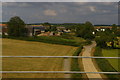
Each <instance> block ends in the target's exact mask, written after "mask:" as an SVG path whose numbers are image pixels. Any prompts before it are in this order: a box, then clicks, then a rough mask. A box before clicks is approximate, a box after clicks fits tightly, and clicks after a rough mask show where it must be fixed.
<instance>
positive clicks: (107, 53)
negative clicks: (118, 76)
mask: <svg viewBox="0 0 120 80" xmlns="http://www.w3.org/2000/svg"><path fill="white" fill-rule="evenodd" d="M102 54H103V56H104V57H118V56H119V55H120V49H102ZM107 60H108V61H109V63H110V64H111V65H112V66H113V68H115V69H116V70H117V71H120V68H118V63H119V61H118V59H107Z"/></svg>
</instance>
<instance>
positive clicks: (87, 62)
mask: <svg viewBox="0 0 120 80" xmlns="http://www.w3.org/2000/svg"><path fill="white" fill-rule="evenodd" d="M95 46H96V43H95V41H92V44H91V45H87V46H84V49H85V50H84V51H83V54H82V56H86V57H91V56H92V55H91V54H92V53H91V51H92V48H93V47H95ZM82 64H83V68H84V71H85V72H99V71H98V70H97V69H96V67H95V65H94V63H93V61H92V59H91V58H82ZM86 75H87V77H88V79H89V80H93V78H96V80H103V79H102V77H101V75H100V74H91V73H87V74H86ZM94 80H95V79H94Z"/></svg>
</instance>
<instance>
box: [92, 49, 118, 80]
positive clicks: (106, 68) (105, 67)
mask: <svg viewBox="0 0 120 80" xmlns="http://www.w3.org/2000/svg"><path fill="white" fill-rule="evenodd" d="M94 56H98V57H100V56H101V57H103V54H102V49H101V48H99V47H96V50H95V52H94ZM95 60H96V63H97V65H98V66H99V68H100V70H101V71H103V72H116V70H115V69H114V68H113V67H112V66H111V64H110V63H109V61H108V60H107V59H95ZM105 75H106V76H107V77H108V78H109V80H118V78H119V77H120V76H119V75H116V74H115V75H114V74H105ZM113 78H114V79H113Z"/></svg>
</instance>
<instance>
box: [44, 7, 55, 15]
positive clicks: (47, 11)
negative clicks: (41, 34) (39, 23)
mask: <svg viewBox="0 0 120 80" xmlns="http://www.w3.org/2000/svg"><path fill="white" fill-rule="evenodd" d="M44 15H46V16H57V12H56V11H55V10H50V9H48V10H45V11H44Z"/></svg>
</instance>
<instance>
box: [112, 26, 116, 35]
mask: <svg viewBox="0 0 120 80" xmlns="http://www.w3.org/2000/svg"><path fill="white" fill-rule="evenodd" d="M112 31H113V33H115V32H116V31H117V25H116V24H113V25H112Z"/></svg>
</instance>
